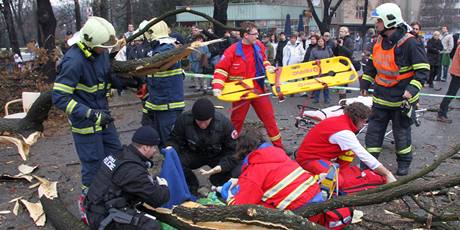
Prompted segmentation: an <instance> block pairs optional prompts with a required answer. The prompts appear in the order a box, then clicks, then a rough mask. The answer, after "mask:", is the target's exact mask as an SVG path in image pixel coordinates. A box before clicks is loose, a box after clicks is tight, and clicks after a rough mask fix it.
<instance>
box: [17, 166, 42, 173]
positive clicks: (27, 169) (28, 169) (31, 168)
mask: <svg viewBox="0 0 460 230" xmlns="http://www.w3.org/2000/svg"><path fill="white" fill-rule="evenodd" d="M37 168H38V165H36V166H29V165H26V164H21V165H19V166H18V170H19V172H21V173H22V174H23V175H27V174H31V173H32V172H33V171H34V170H35V169H37Z"/></svg>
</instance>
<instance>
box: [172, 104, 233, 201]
mask: <svg viewBox="0 0 460 230" xmlns="http://www.w3.org/2000/svg"><path fill="white" fill-rule="evenodd" d="M237 136H238V133H237V132H236V130H235V129H234V128H233V125H232V123H231V122H230V120H229V119H228V118H226V117H225V116H224V115H223V114H221V113H220V112H217V111H215V108H214V105H213V104H212V102H211V101H210V100H209V99H207V98H201V99H198V100H197V101H196V102H195V103H194V104H193V107H192V110H191V111H187V112H184V113H183V114H181V115H180V116H179V117H178V118H177V121H176V124H175V125H174V129H173V131H172V133H171V139H170V141H169V142H168V145H171V146H173V147H174V148H175V149H176V151H177V152H178V154H179V158H180V160H181V163H182V168H183V170H184V175H185V178H186V181H187V184H188V186H189V189H190V191H191V192H192V193H193V194H197V190H198V186H199V183H198V179H197V178H196V176H195V174H194V173H193V172H192V169H197V168H200V167H202V166H204V165H208V166H210V167H211V169H210V170H208V171H206V170H201V174H203V175H210V181H211V184H213V185H215V186H219V185H222V184H224V183H225V182H227V181H228V179H230V178H231V177H232V176H233V177H236V176H238V175H239V167H236V166H237V165H238V161H237V160H236V159H235V158H234V157H233V154H234V153H235V148H236V138H237Z"/></svg>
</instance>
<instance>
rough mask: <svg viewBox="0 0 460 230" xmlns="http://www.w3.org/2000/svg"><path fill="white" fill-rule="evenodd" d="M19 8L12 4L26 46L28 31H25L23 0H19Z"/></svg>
mask: <svg viewBox="0 0 460 230" xmlns="http://www.w3.org/2000/svg"><path fill="white" fill-rule="evenodd" d="M17 8H18V10H16V8H15V7H14V5H13V4H11V11H13V15H14V18H15V19H16V24H17V26H18V28H19V32H20V33H21V37H22V42H23V44H24V46H25V45H26V44H27V38H26V33H25V32H24V22H23V21H22V14H21V11H22V0H19V1H18V6H17Z"/></svg>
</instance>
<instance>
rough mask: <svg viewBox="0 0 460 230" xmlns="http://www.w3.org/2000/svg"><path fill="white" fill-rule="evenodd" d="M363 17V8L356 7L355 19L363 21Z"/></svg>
mask: <svg viewBox="0 0 460 230" xmlns="http://www.w3.org/2000/svg"><path fill="white" fill-rule="evenodd" d="M363 17H364V6H356V11H355V18H356V19H363Z"/></svg>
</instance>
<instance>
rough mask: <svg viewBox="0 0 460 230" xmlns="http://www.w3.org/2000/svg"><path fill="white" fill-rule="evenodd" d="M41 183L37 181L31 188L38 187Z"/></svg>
mask: <svg viewBox="0 0 460 230" xmlns="http://www.w3.org/2000/svg"><path fill="white" fill-rule="evenodd" d="M40 184H41V183H40V182H37V183H35V184H33V185H31V186H29V189H33V188H36V187H38V186H39V185H40Z"/></svg>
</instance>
